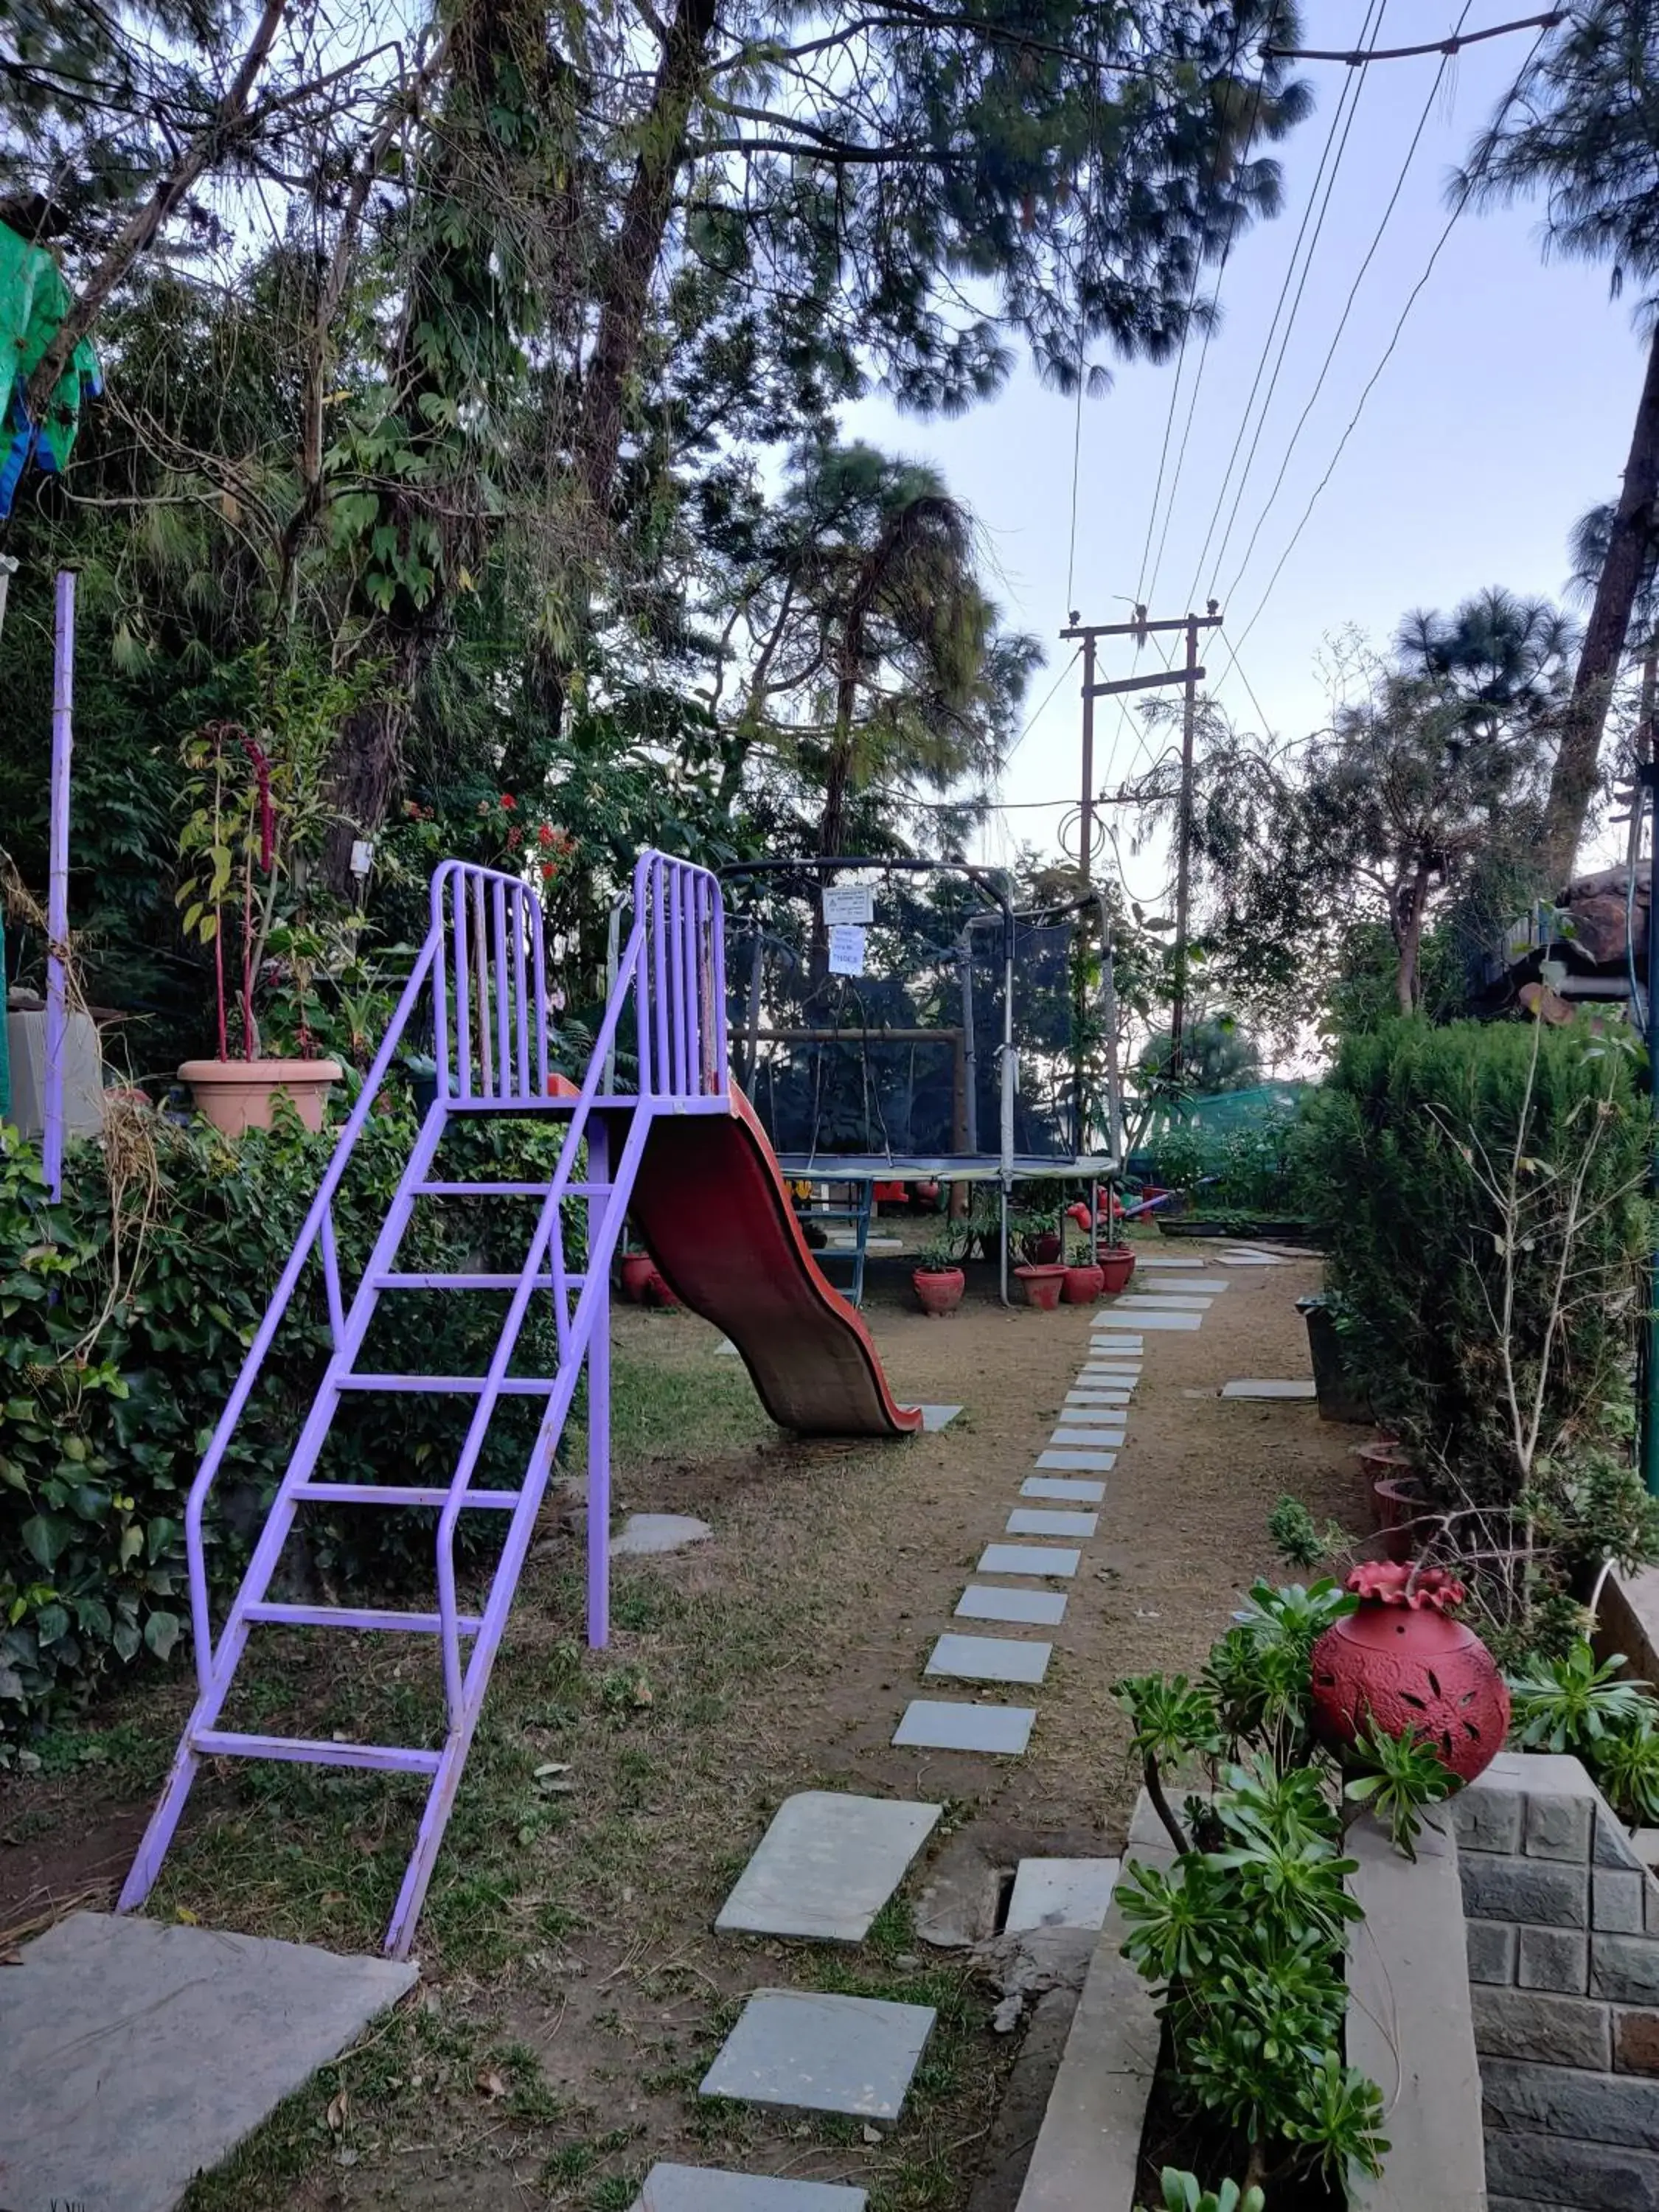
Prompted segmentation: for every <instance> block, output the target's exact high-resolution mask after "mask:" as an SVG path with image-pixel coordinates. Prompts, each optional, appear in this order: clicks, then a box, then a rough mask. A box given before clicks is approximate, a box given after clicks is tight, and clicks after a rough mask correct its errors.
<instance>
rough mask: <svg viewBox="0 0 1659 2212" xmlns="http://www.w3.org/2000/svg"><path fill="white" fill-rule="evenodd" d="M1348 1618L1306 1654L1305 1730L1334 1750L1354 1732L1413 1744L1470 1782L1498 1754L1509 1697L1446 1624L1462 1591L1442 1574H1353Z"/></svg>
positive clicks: (1492, 1667) (1480, 1656) (1475, 1644)
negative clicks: (1308, 1699)
mask: <svg viewBox="0 0 1659 2212" xmlns="http://www.w3.org/2000/svg"><path fill="white" fill-rule="evenodd" d="M1347 1587H1348V1589H1351V1590H1352V1591H1353V1592H1354V1594H1355V1595H1357V1596H1358V1599H1359V1608H1358V1612H1356V1613H1350V1614H1349V1615H1348V1616H1347V1618H1346V1620H1339V1621H1338V1622H1337V1623H1336V1624H1335V1626H1334V1627H1331V1628H1328V1629H1327V1630H1326V1632H1325V1633H1324V1634H1323V1635H1322V1637H1321V1638H1320V1639H1319V1641H1318V1643H1317V1644H1315V1646H1314V1648H1313V1659H1312V1666H1311V1674H1312V1693H1313V1723H1314V1726H1315V1728H1316V1729H1317V1730H1318V1732H1319V1734H1320V1735H1322V1737H1323V1738H1324V1739H1325V1741H1327V1742H1328V1743H1329V1744H1331V1745H1333V1746H1334V1747H1336V1748H1337V1749H1339V1750H1342V1749H1346V1747H1348V1746H1349V1745H1351V1744H1352V1743H1353V1742H1354V1741H1355V1740H1356V1738H1357V1737H1358V1735H1359V1733H1360V1731H1361V1730H1362V1729H1367V1728H1370V1729H1382V1730H1383V1733H1384V1734H1385V1735H1393V1736H1404V1735H1418V1736H1420V1737H1421V1738H1422V1739H1423V1740H1424V1741H1425V1744H1426V1745H1427V1746H1428V1747H1429V1748H1430V1749H1431V1750H1432V1751H1433V1752H1434V1753H1435V1754H1436V1756H1437V1758H1438V1759H1439V1760H1440V1762H1441V1764H1442V1765H1444V1766H1447V1767H1449V1769H1450V1770H1451V1771H1452V1772H1453V1773H1454V1774H1455V1775H1456V1776H1457V1777H1458V1778H1459V1779H1460V1780H1461V1781H1463V1782H1473V1781H1474V1778H1475V1776H1476V1775H1477V1774H1480V1773H1481V1772H1482V1771H1484V1770H1485V1769H1486V1767H1487V1766H1488V1765H1490V1764H1491V1763H1492V1760H1493V1759H1495V1758H1496V1757H1497V1756H1498V1753H1499V1752H1500V1751H1501V1750H1502V1749H1503V1747H1504V1736H1505V1735H1507V1734H1508V1732H1509V1725H1510V1693H1509V1692H1508V1690H1507V1689H1506V1688H1505V1687H1504V1678H1503V1676H1502V1675H1501V1674H1499V1673H1498V1662H1497V1661H1496V1660H1495V1659H1494V1658H1493V1657H1492V1654H1491V1652H1490V1651H1488V1650H1487V1649H1486V1645H1485V1644H1483V1643H1482V1642H1481V1641H1480V1638H1479V1637H1478V1636H1477V1635H1476V1634H1475V1633H1474V1630H1473V1629H1471V1628H1466V1627H1465V1626H1463V1624H1462V1621H1461V1620H1449V1618H1448V1613H1449V1609H1450V1608H1451V1607H1454V1606H1456V1605H1460V1604H1461V1603H1462V1599H1463V1585H1462V1583H1460V1582H1455V1581H1454V1580H1453V1578H1452V1577H1450V1576H1449V1575H1448V1574H1447V1573H1446V1572H1445V1571H1444V1570H1443V1569H1442V1568H1439V1567H1425V1568H1423V1569H1421V1570H1413V1568H1410V1567H1407V1566H1405V1565H1401V1564H1399V1563H1397V1562H1395V1563H1390V1564H1388V1565H1380V1564H1379V1565H1367V1566H1363V1567H1356V1568H1355V1569H1354V1571H1353V1572H1352V1574H1351V1575H1350V1576H1349V1577H1348V1581H1347Z"/></svg>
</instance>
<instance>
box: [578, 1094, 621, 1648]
mask: <svg viewBox="0 0 1659 2212" xmlns="http://www.w3.org/2000/svg"><path fill="white" fill-rule="evenodd" d="M587 1178H588V1181H589V1182H591V1183H595V1184H598V1183H608V1182H610V1180H611V1133H610V1131H609V1130H608V1129H607V1128H606V1127H605V1122H604V1121H603V1120H602V1119H601V1118H600V1117H599V1115H597V1114H596V1115H594V1117H593V1119H592V1121H591V1122H590V1123H589V1124H588V1130H587ZM613 1202H614V1201H613V1199H612V1197H611V1194H609V1193H607V1194H606V1195H605V1197H603V1198H600V1197H597V1196H595V1197H592V1198H590V1199H589V1200H588V1201H587V1259H586V1263H585V1264H586V1273H587V1275H588V1277H589V1279H592V1274H593V1272H594V1268H595V1265H596V1261H595V1256H594V1255H595V1254H596V1253H597V1252H599V1250H601V1249H603V1247H604V1238H603V1237H602V1236H601V1234H600V1231H601V1229H602V1227H603V1225H604V1222H605V1212H606V1210H607V1208H608V1207H609V1206H611V1204H612V1203H613ZM610 1291H611V1269H610V1266H609V1261H608V1255H607V1264H606V1266H605V1273H604V1277H603V1279H602V1292H601V1296H600V1299H599V1314H598V1317H597V1318H596V1320H595V1321H594V1323H593V1334H592V1336H591V1337H590V1338H589V1340H588V1345H587V1641H588V1644H589V1646H590V1647H591V1649H592V1650H595V1651H602V1650H604V1649H605V1645H606V1644H608V1643H609V1642H610V1640H611V1296H610Z"/></svg>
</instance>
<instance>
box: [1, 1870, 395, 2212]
mask: <svg viewBox="0 0 1659 2212" xmlns="http://www.w3.org/2000/svg"><path fill="white" fill-rule="evenodd" d="M417 1972H418V1970H417V1969H416V1967H414V1966H400V1965H397V1964H395V1963H393V1962H392V1960H382V1959H361V1958H340V1957H337V1955H336V1954H334V1953H333V1952H331V1951H319V1950H314V1949H313V1948H311V1946H310V1945H308V1944H302V1943H276V1942H270V1941H268V1940H267V1939H265V1938H264V1937H260V1936H222V1935H217V1934H215V1933H214V1932H213V1931H212V1930H211V1929H206V1928H163V1927H161V1926H159V1925H158V1924H157V1923H156V1922H155V1921H153V1920H141V1919H137V1918H131V1917H125V1916H121V1915H115V1914H110V1913H104V1912H76V1913H72V1914H71V1915H70V1917H69V1918H68V1919H67V1920H63V1921H60V1922H59V1923H58V1925H57V1927H55V1928H52V1929H48V1930H47V1931H46V1934H45V1935H44V1936H37V1938H36V1939H35V1941H34V1942H33V1943H30V1944H28V1945H27V1947H26V1948H25V1949H24V1951H23V1954H22V1959H21V1964H19V1965H17V1966H8V1967H5V1968H3V1969H0V2052H3V2054H4V2057H3V2060H0V2065H3V2070H4V2076H5V2089H4V2093H3V2094H0V2203H4V2204H5V2205H7V2206H8V2207H13V2208H15V2212H46V2207H47V2206H48V2205H49V2204H51V2203H53V2202H54V2200H55V2201H56V2202H57V2203H58V2204H59V2205H60V2206H64V2205H69V2204H78V2205H83V2206H85V2207H86V2208H87V2212H170V2208H171V2207H172V2206H173V2205H174V2204H176V2203H178V2201H179V2197H182V2196H183V2194H184V2192H185V2189H186V2188H187V2187H188V2186H189V2185H190V2181H191V2176H192V2175H194V2174H196V2173H197V2172H200V2171H201V2170H202V2169H203V2168H204V2166H217V2165H218V2164H219V2162H220V2160H222V2159H223V2158H224V2157H225V2156H226V2155H227V2154H228V2153H229V2152H230V2151H231V2150H232V2149H234V2147H235V2146H236V2145H237V2144H238V2143H239V2142H240V2141H241V2140H242V2138H243V2136H246V2135H247V2134H249V2133H250V2132H251V2131H252V2130H253V2129H254V2128H256V2127H258V2124H259V2123H260V2121H261V2120H263V2119H264V2118H265V2117H266V2115H267V2114H268V2113H269V2112H271V2111H272V2110H273V2108H274V2107H275V2106H277V2105H279V2104H280V2103H281V2102H282V2100H283V2098H284V2097H287V2096H290V2095H291V2094H292V2093H293V2092H294V2091H295V2090H296V2089H297V2088H299V2087H301V2084H302V2083H304V2082H305V2081H308V2080H309V2079H310V2077H311V2075H313V2073H315V2071H316V2069H318V2067H319V2066H323V2065H325V2064H326V2063H328V2061H329V2060H330V2059H331V2058H336V2057H338V2056H339V2054H340V2052H341V2051H343V2050H345V2049H346V2047H347V2045H349V2044H352V2043H355V2042H356V2039H357V2038H358V2036H359V2035H361V2034H362V2031H363V2029H364V2028H365V2027H367V2026H368V2023H369V2021H371V2020H373V2019H374V2016H375V2015H376V2014H377V2013H379V2012H382V2011H384V2010H385V2008H386V2006H387V2005H389V2004H392V2002H394V2001H395V2000H396V1999H397V1998H398V1997H400V1996H402V1995H403V1994H404V1990H408V1989H410V1988H412V1987H413V1986H414V1984H415V1982H416V1978H417Z"/></svg>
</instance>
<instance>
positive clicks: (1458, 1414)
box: [1303, 1018, 1659, 1642]
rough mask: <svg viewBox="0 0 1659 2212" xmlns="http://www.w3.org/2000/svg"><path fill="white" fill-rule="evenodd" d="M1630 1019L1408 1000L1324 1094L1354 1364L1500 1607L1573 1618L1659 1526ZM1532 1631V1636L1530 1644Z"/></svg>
mask: <svg viewBox="0 0 1659 2212" xmlns="http://www.w3.org/2000/svg"><path fill="white" fill-rule="evenodd" d="M1638 1076H1639V1070H1638V1066H1637V1063H1636V1059H1635V1054H1634V1049H1633V1047H1632V1042H1631V1040H1630V1038H1629V1036H1628V1033H1627V1032H1626V1031H1625V1030H1622V1029H1621V1028H1620V1027H1618V1026H1617V1025H1614V1024H1592V1023H1590V1022H1589V1021H1587V1020H1584V1019H1582V1018H1581V1019H1580V1020H1579V1021H1577V1022H1576V1023H1574V1024H1572V1025H1571V1026H1570V1027H1566V1028H1564V1029H1559V1030H1555V1029H1545V1028H1540V1027H1536V1026H1534V1025H1533V1024H1519V1023H1514V1024H1510V1023H1504V1024H1483V1023H1474V1022H1455V1023H1452V1024H1448V1025H1446V1026H1444V1027H1441V1028H1434V1027H1431V1026H1430V1025H1429V1024H1425V1023H1423V1022H1421V1021H1410V1020H1400V1021H1395V1022H1391V1023H1389V1024H1385V1025H1383V1027H1382V1028H1381V1029H1379V1030H1376V1032H1375V1033H1370V1034H1365V1035H1361V1036H1351V1037H1349V1038H1348V1039H1347V1040H1346V1042H1345V1043H1344V1045H1343V1047H1342V1048H1341V1051H1340V1054H1339V1057H1338V1060H1337V1063H1336V1066H1335V1068H1334V1071H1333V1073H1332V1074H1331V1075H1330V1077H1329V1078H1328V1080H1327V1081H1326V1083H1325V1084H1324V1085H1322V1087H1321V1089H1320V1090H1319V1091H1317V1092H1316V1093H1315V1094H1313V1096H1312V1097H1311V1098H1310V1101H1309V1102H1308V1103H1307V1106H1306V1108H1305V1110H1304V1138H1303V1144H1304V1152H1303V1162H1304V1171H1305V1172H1304V1205H1305V1207H1306V1210H1307V1211H1308V1212H1309V1213H1310V1215H1311V1217H1312V1218H1313V1220H1314V1222H1315V1225H1316V1232H1317V1235H1318V1237H1319V1241H1320V1242H1321V1243H1322V1245H1323V1247H1324V1249H1325V1252H1326V1254H1327V1268H1326V1277H1327V1284H1328V1289H1329V1290H1330V1291H1331V1292H1332V1293H1333V1294H1334V1310H1335V1313H1336V1316H1337V1318H1338V1325H1339V1327H1340V1328H1341V1329H1342V1331H1343V1334H1344V1364H1345V1367H1346V1368H1347V1369H1349V1370H1350V1371H1351V1372H1352V1376H1353V1377H1354V1379H1355V1381H1356V1382H1357V1383H1358V1384H1359V1385H1360V1386H1361V1388H1362V1389H1364V1393H1365V1395H1368V1396H1369V1398H1370V1402H1371V1404H1372V1405H1373V1407H1375V1408H1376V1413H1377V1415H1378V1417H1379V1419H1382V1420H1383V1421H1384V1422H1385V1423H1386V1424H1387V1425H1389V1427H1391V1428H1392V1429H1394V1430H1395V1432H1396V1433H1397V1434H1399V1435H1400V1436H1401V1437H1402V1438H1403V1439H1404V1440H1405V1442H1406V1443H1407V1444H1408V1445H1409V1446H1410V1447H1411V1449H1412V1452H1413V1458H1414V1460H1415V1462H1416V1463H1417V1465H1418V1468H1419V1472H1420V1474H1422V1477H1423V1479H1424V1481H1425V1486H1426V1487H1427V1490H1428V1493H1429V1496H1430V1498H1431V1501H1432V1502H1433V1503H1434V1504H1436V1505H1437V1506H1438V1507H1439V1508H1440V1509H1442V1510H1443V1511H1445V1512H1447V1513H1450V1514H1455V1515H1457V1516H1461V1517H1460V1519H1459V1520H1458V1521H1456V1522H1451V1523H1449V1524H1448V1538H1449V1541H1453V1543H1454V1547H1455V1548H1459V1549H1462V1550H1463V1551H1464V1552H1465V1553H1468V1554H1473V1555H1474V1557H1475V1567H1476V1578H1477V1581H1478V1582H1479V1583H1480V1584H1481V1585H1482V1586H1483V1595H1486V1597H1487V1598H1488V1600H1489V1601H1490V1600H1491V1599H1492V1594H1493V1592H1494V1590H1495V1589H1498V1587H1499V1586H1500V1585H1501V1586H1502V1587H1503V1588H1504V1590H1505V1591H1506V1593H1507V1601H1506V1602H1505V1603H1504V1604H1502V1605H1499V1606H1498V1607H1496V1608H1495V1612H1496V1615H1497V1618H1498V1625H1499V1626H1503V1625H1504V1623H1505V1622H1509V1623H1511V1624H1514V1625H1517V1626H1519V1625H1522V1624H1524V1625H1525V1626H1527V1627H1528V1631H1529V1632H1530V1631H1533V1630H1536V1629H1537V1628H1538V1627H1539V1626H1541V1620H1540V1616H1539V1608H1540V1607H1541V1606H1547V1605H1553V1606H1554V1610H1555V1616H1556V1628H1557V1630H1559V1631H1565V1629H1567V1628H1568V1626H1570V1618H1569V1616H1570V1614H1571V1605H1572V1601H1573V1599H1574V1597H1579V1598H1582V1597H1583V1595H1587V1589H1580V1588H1578V1584H1579V1583H1583V1582H1585V1581H1586V1580H1587V1577H1589V1576H1590V1575H1593V1573H1594V1571H1595V1568H1596V1567H1597V1566H1598V1565H1599V1564H1600V1562H1601V1559H1603V1558H1604V1557H1606V1556H1607V1555H1608V1554H1609V1553H1612V1554H1613V1555H1615V1556H1619V1557H1623V1558H1626V1559H1641V1558H1644V1557H1648V1556H1651V1555H1652V1553H1653V1551H1654V1547H1655V1543H1656V1539H1659V1529H1656V1525H1655V1516H1654V1514H1653V1511H1652V1510H1651V1507H1650V1504H1649V1502H1648V1501H1647V1500H1646V1499H1645V1498H1644V1495H1643V1493H1642V1492H1641V1486H1640V1484H1639V1481H1638V1478H1637V1475H1636V1471H1635V1468H1634V1466H1633V1462H1632V1452H1631V1449H1630V1437H1631V1435H1632V1372H1633V1368H1634V1360H1635V1353H1636V1341H1637V1332H1638V1323H1639V1322H1640V1319H1641V1315H1642V1310H1643V1300H1642V1295H1641V1266H1642V1261H1643V1257H1644V1253H1645V1252H1646V1251H1647V1250H1648V1249H1649V1246H1650V1234H1651V1231H1650V1206H1649V1204H1648V1201H1647V1200H1646V1197H1645V1195H1644V1190H1645V1176H1646V1159H1647V1148H1648V1144H1649V1126H1648V1115H1647V1108H1646V1102H1645V1099H1644V1097H1642V1096H1641V1095H1640V1091H1639V1083H1638ZM1528 1640H1529V1636H1528V1638H1522V1641H1523V1642H1525V1641H1528Z"/></svg>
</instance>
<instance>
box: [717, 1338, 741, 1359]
mask: <svg viewBox="0 0 1659 2212" xmlns="http://www.w3.org/2000/svg"><path fill="white" fill-rule="evenodd" d="M737 1356H738V1347H737V1346H736V1345H735V1344H733V1343H732V1340H731V1338H730V1337H729V1336H723V1337H722V1338H721V1339H720V1342H719V1343H718V1344H717V1345H716V1346H714V1357H715V1358H716V1359H735V1358H737Z"/></svg>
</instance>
